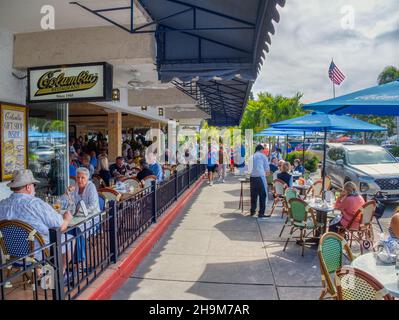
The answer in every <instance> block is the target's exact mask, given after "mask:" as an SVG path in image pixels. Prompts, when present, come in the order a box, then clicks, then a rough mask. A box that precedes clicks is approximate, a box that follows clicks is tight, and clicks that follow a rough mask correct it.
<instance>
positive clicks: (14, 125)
mask: <svg viewBox="0 0 399 320" xmlns="http://www.w3.org/2000/svg"><path fill="white" fill-rule="evenodd" d="M0 109H1V119H0V121H1V123H0V124H1V125H0V127H1V133H0V140H1V161H0V162H1V181H5V180H10V179H11V178H12V174H13V172H14V170H21V169H26V168H27V165H28V158H27V131H28V130H27V109H26V107H24V106H14V105H8V104H0Z"/></svg>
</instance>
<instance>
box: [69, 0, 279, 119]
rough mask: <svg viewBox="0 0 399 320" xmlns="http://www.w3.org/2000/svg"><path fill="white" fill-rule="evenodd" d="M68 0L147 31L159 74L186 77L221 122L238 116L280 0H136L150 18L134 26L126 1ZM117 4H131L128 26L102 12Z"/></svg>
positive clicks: (203, 106)
mask: <svg viewBox="0 0 399 320" xmlns="http://www.w3.org/2000/svg"><path fill="white" fill-rule="evenodd" d="M73 3H74V4H76V5H79V6H81V7H82V8H84V9H85V10H87V11H90V12H91V13H93V14H95V15H97V16H99V17H101V18H103V19H106V20H107V21H108V22H110V23H113V24H115V25H117V26H118V27H120V28H122V29H124V30H126V31H128V32H130V33H132V34H135V33H150V32H153V33H154V34H155V37H156V42H157V58H156V65H157V71H158V77H159V80H160V81H161V82H170V81H173V80H176V79H178V80H177V82H179V83H180V84H181V83H183V84H184V86H185V87H186V86H187V83H192V85H191V86H196V87H197V88H196V90H197V91H200V93H199V94H200V95H201V96H202V98H201V99H200V100H198V101H197V102H198V105H199V107H200V108H201V109H202V110H204V111H206V112H207V113H208V114H210V115H211V116H212V120H211V121H210V124H212V125H219V126H225V125H238V124H239V122H240V120H241V117H242V113H243V110H244V108H245V105H246V102H247V99H248V96H249V92H250V90H251V87H252V83H253V82H254V81H255V80H256V77H257V75H258V72H259V71H260V69H261V67H262V64H263V61H264V59H265V56H266V52H269V47H270V44H271V35H273V34H274V33H275V28H274V25H273V21H275V22H279V20H280V15H279V13H278V10H277V4H278V5H279V6H281V7H283V6H284V5H285V0H246V1H242V0H201V1H195V0H138V3H139V4H140V6H141V9H142V10H143V11H145V13H146V15H147V16H148V17H149V18H150V19H151V22H149V23H146V24H144V25H140V26H137V25H135V21H134V12H133V10H134V6H132V5H130V6H129V5H127V6H121V7H118V6H116V7H113V8H112V7H110V8H101V9H97V10H93V9H90V8H88V7H86V6H84V5H82V4H81V3H79V2H73ZM119 10H131V23H130V28H127V27H126V26H123V25H121V24H120V23H119V24H118V23H117V22H115V21H114V20H113V19H111V18H110V17H108V16H106V15H105V14H106V13H109V12H114V11H119ZM215 82H216V83H215ZM179 87H182V85H179ZM190 95H191V94H190Z"/></svg>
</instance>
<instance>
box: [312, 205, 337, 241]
mask: <svg viewBox="0 0 399 320" xmlns="http://www.w3.org/2000/svg"><path fill="white" fill-rule="evenodd" d="M308 205H309V207H311V208H312V209H313V210H314V211H316V220H317V222H321V223H323V229H322V232H321V233H320V232H319V231H316V237H320V236H321V235H322V234H324V233H326V231H327V216H328V213H329V212H333V211H334V210H335V209H334V205H333V204H332V203H326V205H323V203H322V202H321V203H317V202H316V200H315V199H312V200H311V201H309V202H308Z"/></svg>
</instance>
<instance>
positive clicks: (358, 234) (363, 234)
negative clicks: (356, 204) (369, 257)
mask: <svg viewBox="0 0 399 320" xmlns="http://www.w3.org/2000/svg"><path fill="white" fill-rule="evenodd" d="M376 206H377V204H376V202H375V201H374V200H370V201H367V202H366V203H365V204H363V205H362V206H361V207H360V209H359V210H358V211H357V212H356V214H355V216H354V217H353V219H352V221H351V222H350V223H349V225H348V227H347V228H341V230H343V232H344V233H345V238H346V240H347V241H349V247H351V248H352V242H353V240H355V241H356V242H358V243H359V245H360V252H361V254H363V247H364V248H365V249H369V248H370V247H373V243H374V233H373V225H372V221H373V217H374V212H375V208H376ZM359 216H360V224H359V228H353V227H352V224H353V223H354V221H356V220H357V219H358V217H359Z"/></svg>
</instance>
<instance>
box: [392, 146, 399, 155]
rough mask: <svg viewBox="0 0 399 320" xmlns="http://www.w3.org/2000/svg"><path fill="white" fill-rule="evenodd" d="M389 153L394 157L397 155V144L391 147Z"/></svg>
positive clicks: (398, 148)
mask: <svg viewBox="0 0 399 320" xmlns="http://www.w3.org/2000/svg"><path fill="white" fill-rule="evenodd" d="M391 153H392V155H393V156H394V157H399V146H395V147H392V149H391Z"/></svg>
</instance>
